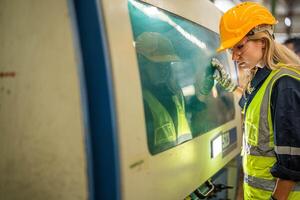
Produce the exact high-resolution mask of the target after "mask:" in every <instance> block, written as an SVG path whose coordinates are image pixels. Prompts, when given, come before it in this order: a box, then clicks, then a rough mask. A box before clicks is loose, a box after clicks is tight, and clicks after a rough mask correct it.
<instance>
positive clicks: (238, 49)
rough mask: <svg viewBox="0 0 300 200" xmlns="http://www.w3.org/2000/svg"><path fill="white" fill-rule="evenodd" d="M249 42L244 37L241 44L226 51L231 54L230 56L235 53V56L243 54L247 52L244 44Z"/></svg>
mask: <svg viewBox="0 0 300 200" xmlns="http://www.w3.org/2000/svg"><path fill="white" fill-rule="evenodd" d="M249 41H250V40H249V39H248V37H245V38H244V39H243V40H242V41H241V42H239V43H238V44H236V45H235V46H234V47H233V48H229V49H228V51H229V53H231V54H233V53H236V54H237V55H241V54H242V53H244V52H245V51H246V50H247V45H246V44H247V42H249Z"/></svg>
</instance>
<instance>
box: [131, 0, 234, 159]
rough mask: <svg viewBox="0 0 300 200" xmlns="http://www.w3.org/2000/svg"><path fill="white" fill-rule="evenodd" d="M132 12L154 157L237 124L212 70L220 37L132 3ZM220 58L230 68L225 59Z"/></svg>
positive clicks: (231, 104)
mask: <svg viewBox="0 0 300 200" xmlns="http://www.w3.org/2000/svg"><path fill="white" fill-rule="evenodd" d="M128 9H129V13H130V19H131V24H132V30H133V37H134V46H135V49H136V54H137V59H138V65H139V73H140V78H141V80H140V81H141V85H142V90H143V91H142V92H143V101H144V112H145V121H146V127H147V142H148V148H149V151H150V152H151V154H157V153H159V152H162V151H164V150H167V149H169V148H172V147H174V146H176V145H179V144H181V143H183V142H186V141H188V140H191V139H192V138H195V137H197V136H199V135H201V134H205V133H207V132H208V131H210V130H212V129H214V128H217V127H218V126H220V125H222V124H224V123H226V122H228V121H230V120H233V119H234V114H235V109H234V100H233V96H232V94H230V93H228V92H226V91H224V90H222V89H221V88H219V87H218V86H217V85H216V84H215V82H214V80H213V78H212V73H213V70H212V68H211V67H210V60H211V58H212V57H213V56H215V49H216V48H217V47H218V45H219V37H218V35H217V34H216V33H215V32H213V31H210V30H208V29H207V28H205V27H203V26H201V25H199V24H196V23H194V22H191V21H189V20H187V19H184V18H182V17H179V16H177V15H174V14H171V13H169V12H167V11H164V10H161V9H159V8H157V7H154V6H151V5H148V4H145V3H142V2H139V1H134V0H129V1H128ZM217 58H218V59H219V60H220V61H221V62H222V63H223V64H225V66H229V65H228V61H227V58H226V55H225V54H220V55H218V56H217ZM227 71H229V69H227Z"/></svg>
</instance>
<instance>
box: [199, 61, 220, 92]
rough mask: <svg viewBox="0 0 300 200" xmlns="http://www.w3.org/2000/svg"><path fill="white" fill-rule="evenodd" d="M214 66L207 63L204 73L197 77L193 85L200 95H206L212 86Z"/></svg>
mask: <svg viewBox="0 0 300 200" xmlns="http://www.w3.org/2000/svg"><path fill="white" fill-rule="evenodd" d="M215 70H216V69H215V68H214V67H213V66H211V65H209V66H208V67H207V68H206V69H205V72H204V74H202V75H199V77H200V78H199V79H198V80H197V81H196V84H195V87H196V90H197V91H198V93H199V94H200V95H208V94H209V93H210V92H211V89H212V87H213V86H214V82H215V80H214V77H213V74H214V72H215Z"/></svg>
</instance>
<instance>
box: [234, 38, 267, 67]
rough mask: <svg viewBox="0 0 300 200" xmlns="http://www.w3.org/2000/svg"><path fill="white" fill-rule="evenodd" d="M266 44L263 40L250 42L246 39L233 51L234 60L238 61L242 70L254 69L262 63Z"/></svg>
mask: <svg viewBox="0 0 300 200" xmlns="http://www.w3.org/2000/svg"><path fill="white" fill-rule="evenodd" d="M264 48H265V42H264V41H263V40H249V39H248V37H247V36H246V37H244V38H243V39H242V40H241V41H240V42H238V43H237V44H236V45H235V46H234V47H233V48H232V49H231V52H232V60H233V61H236V62H237V64H238V66H239V68H240V69H248V70H251V69H253V68H254V67H255V66H256V65H258V64H263V63H262V58H263V53H264Z"/></svg>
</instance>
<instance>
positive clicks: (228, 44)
mask: <svg viewBox="0 0 300 200" xmlns="http://www.w3.org/2000/svg"><path fill="white" fill-rule="evenodd" d="M245 36H246V35H244V36H242V37H237V38H232V39H230V40H227V41H225V42H223V43H222V44H221V45H220V46H219V48H218V49H217V52H218V53H219V52H221V51H224V50H226V49H229V48H232V47H234V45H236V44H237V43H238V42H239V41H241V40H242V39H243V38H244V37H245Z"/></svg>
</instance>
